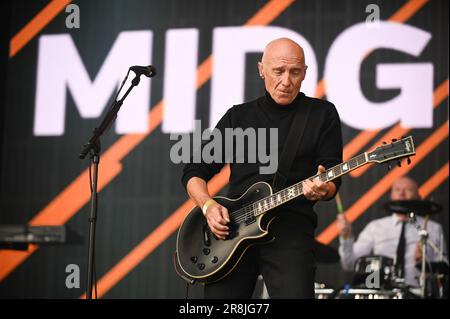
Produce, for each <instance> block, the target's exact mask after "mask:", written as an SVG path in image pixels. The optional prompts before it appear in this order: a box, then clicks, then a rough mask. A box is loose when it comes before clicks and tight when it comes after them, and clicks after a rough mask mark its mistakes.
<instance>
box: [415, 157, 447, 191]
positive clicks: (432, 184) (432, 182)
mask: <svg viewBox="0 0 450 319" xmlns="http://www.w3.org/2000/svg"><path fill="white" fill-rule="evenodd" d="M447 178H448V162H447V163H446V164H445V165H444V166H442V167H441V168H440V169H439V170H438V171H437V172H436V173H434V175H433V176H431V177H430V178H429V179H428V180H427V181H426V182H425V183H423V184H422V186H420V188H419V194H420V196H421V197H422V198H426V197H427V196H428V195H429V194H430V193H431V192H432V191H433V190H434V189H436V188H437V187H438V186H439V185H441V184H442V183H443V182H444V181H445V180H446V179H447Z"/></svg>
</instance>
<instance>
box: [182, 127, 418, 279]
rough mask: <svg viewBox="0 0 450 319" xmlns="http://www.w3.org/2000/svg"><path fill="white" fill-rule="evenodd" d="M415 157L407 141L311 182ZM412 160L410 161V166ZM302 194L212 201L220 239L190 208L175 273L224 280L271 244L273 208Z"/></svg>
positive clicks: (256, 190)
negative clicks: (223, 215) (224, 219)
mask: <svg viewBox="0 0 450 319" xmlns="http://www.w3.org/2000/svg"><path fill="white" fill-rule="evenodd" d="M414 154H415V148H414V142H413V139H412V137H411V136H409V137H405V138H403V139H401V140H398V141H394V142H392V143H391V144H386V145H383V146H380V147H378V148H376V149H375V150H374V151H372V152H364V153H362V154H360V155H358V156H356V157H354V158H352V159H350V160H349V161H346V162H344V163H342V164H339V165H336V166H334V167H332V168H329V169H327V170H326V172H324V173H322V174H319V175H314V176H312V177H310V178H309V179H311V180H312V179H314V178H320V180H321V181H323V182H328V181H332V180H333V179H335V178H337V177H339V176H342V175H345V174H347V173H349V172H351V171H353V170H355V169H357V168H358V167H361V166H363V165H366V164H368V163H384V162H390V164H391V163H392V162H391V161H396V162H397V161H398V164H400V159H401V158H404V157H408V156H412V155H414ZM409 162H410V160H409V158H408V164H409ZM302 195H303V190H302V182H299V183H297V184H294V185H291V186H289V187H287V188H285V189H283V190H281V191H279V192H276V193H273V191H272V188H271V186H270V185H269V184H267V183H265V182H258V183H255V184H253V185H252V186H251V187H249V188H248V189H247V191H246V192H245V193H244V194H243V195H242V196H241V197H239V198H237V199H230V198H226V197H219V196H216V197H214V199H215V200H216V201H217V202H218V203H219V204H220V205H223V206H224V207H226V208H227V209H228V213H229V215H230V223H229V224H228V227H229V235H228V237H227V238H226V239H225V240H221V239H218V238H217V237H215V235H214V234H213V233H212V232H211V230H210V229H209V226H208V224H207V223H206V219H205V217H204V216H203V213H202V210H201V208H200V207H194V208H193V209H192V210H191V211H190V212H189V214H188V215H187V216H186V218H185V219H184V221H183V223H182V224H181V226H180V229H179V230H178V237H177V247H176V253H175V260H174V262H175V269H176V271H177V273H178V274H179V275H180V276H181V277H182V278H183V279H185V280H187V281H189V282H191V283H193V282H195V281H199V282H214V281H218V280H220V279H221V278H223V277H225V276H226V275H227V274H228V273H230V272H231V271H232V270H233V269H234V267H235V266H236V265H237V263H238V262H239V260H240V259H241V257H242V256H243V254H244V253H245V251H246V249H247V248H248V247H249V246H251V245H253V244H256V243H264V242H268V241H270V240H272V239H273V238H271V236H270V235H269V236H267V235H268V227H269V224H270V222H271V221H272V220H273V219H274V218H275V217H276V216H274V215H273V214H266V213H267V212H268V211H270V210H271V209H273V208H275V207H277V206H280V205H282V204H284V203H286V202H288V201H290V200H293V199H295V198H297V197H299V196H302Z"/></svg>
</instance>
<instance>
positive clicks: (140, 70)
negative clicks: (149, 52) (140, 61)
mask: <svg viewBox="0 0 450 319" xmlns="http://www.w3.org/2000/svg"><path fill="white" fill-rule="evenodd" d="M130 70H131V71H133V72H134V73H136V75H141V74H144V75H145V76H146V77H149V78H151V77H154V76H155V75H156V69H155V67H154V66H153V65H148V66H140V65H134V66H132V67H130Z"/></svg>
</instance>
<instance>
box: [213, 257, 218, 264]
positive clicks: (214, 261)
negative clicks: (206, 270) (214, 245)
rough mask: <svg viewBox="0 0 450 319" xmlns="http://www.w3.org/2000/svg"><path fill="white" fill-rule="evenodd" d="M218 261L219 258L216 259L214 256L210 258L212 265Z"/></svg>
mask: <svg viewBox="0 0 450 319" xmlns="http://www.w3.org/2000/svg"><path fill="white" fill-rule="evenodd" d="M218 261H219V258H217V256H214V257H213V258H211V262H212V263H213V264H215V263H216V262H218Z"/></svg>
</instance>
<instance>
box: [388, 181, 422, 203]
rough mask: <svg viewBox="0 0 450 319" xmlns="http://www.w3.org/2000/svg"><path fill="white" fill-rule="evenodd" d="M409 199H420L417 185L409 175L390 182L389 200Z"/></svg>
mask: <svg viewBox="0 0 450 319" xmlns="http://www.w3.org/2000/svg"><path fill="white" fill-rule="evenodd" d="M409 199H420V195H419V187H418V185H417V183H416V181H414V180H413V179H412V178H411V177H409V176H403V177H400V178H399V179H397V180H396V181H395V182H394V183H393V184H392V188H391V200H409Z"/></svg>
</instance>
